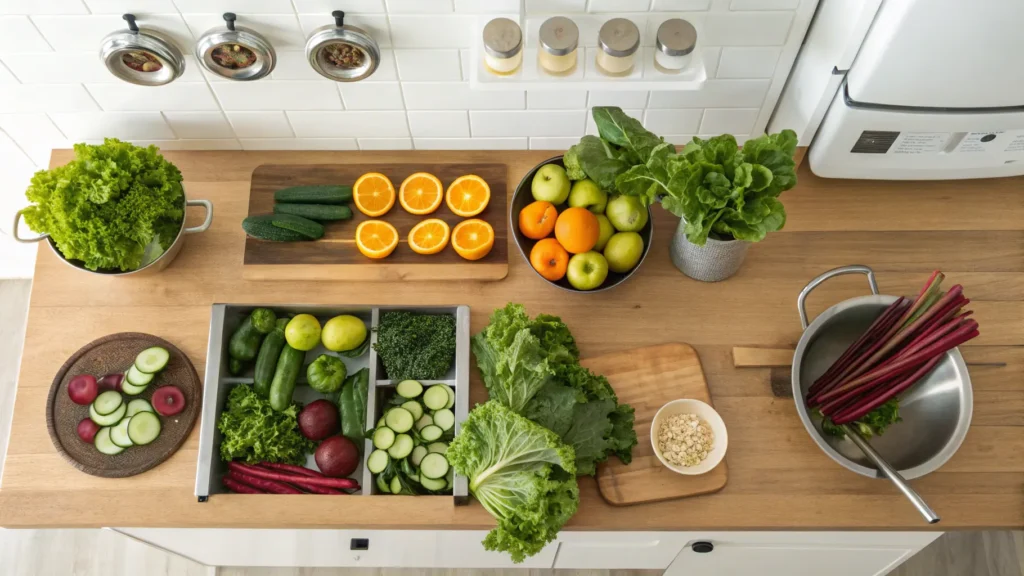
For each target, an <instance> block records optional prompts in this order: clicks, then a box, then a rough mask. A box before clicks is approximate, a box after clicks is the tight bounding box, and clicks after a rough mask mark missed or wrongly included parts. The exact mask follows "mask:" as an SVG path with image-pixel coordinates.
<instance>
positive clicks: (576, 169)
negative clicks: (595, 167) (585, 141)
mask: <svg viewBox="0 0 1024 576" xmlns="http://www.w3.org/2000/svg"><path fill="white" fill-rule="evenodd" d="M562 162H563V163H564V164H565V173H566V174H567V175H568V176H569V180H583V179H584V178H586V177H587V174H586V173H585V172H584V171H583V167H582V166H580V157H579V153H578V152H577V151H576V147H575V146H573V147H572V148H569V151H568V152H566V153H565V156H563V157H562Z"/></svg>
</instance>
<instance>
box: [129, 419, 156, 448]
mask: <svg viewBox="0 0 1024 576" xmlns="http://www.w3.org/2000/svg"><path fill="white" fill-rule="evenodd" d="M158 436H160V419H159V418H157V416H156V414H154V413H152V412H139V413H138V414H136V415H135V416H132V419H131V420H129V421H128V437H129V438H131V440H132V442H134V443H135V444H138V445H139V446H145V445H146V444H149V443H150V442H152V441H153V440H156V439H157V437H158Z"/></svg>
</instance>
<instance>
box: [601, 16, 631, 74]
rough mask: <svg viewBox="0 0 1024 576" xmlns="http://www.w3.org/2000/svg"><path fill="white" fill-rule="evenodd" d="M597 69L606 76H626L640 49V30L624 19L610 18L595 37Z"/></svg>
mask: <svg viewBox="0 0 1024 576" xmlns="http://www.w3.org/2000/svg"><path fill="white" fill-rule="evenodd" d="M597 44H598V51H597V58H596V60H597V68H598V69H599V70H600V71H601V72H602V73H604V74H605V75H607V76H628V75H629V73H630V72H632V71H633V61H634V56H635V55H636V51H637V49H639V48H640V30H639V29H638V28H637V27H636V24H633V22H632V21H630V20H627V19H625V18H612V19H611V20H609V21H607V22H605V23H604V25H603V26H601V31H600V32H599V33H598V35H597Z"/></svg>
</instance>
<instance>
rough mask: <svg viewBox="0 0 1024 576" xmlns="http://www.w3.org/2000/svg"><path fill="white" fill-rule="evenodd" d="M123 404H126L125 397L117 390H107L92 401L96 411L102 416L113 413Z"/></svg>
mask: <svg viewBox="0 0 1024 576" xmlns="http://www.w3.org/2000/svg"><path fill="white" fill-rule="evenodd" d="M121 404H124V398H122V397H121V394H120V393H118V392H117V391H115V390H107V391H106V392H104V393H102V394H100V395H99V396H97V397H96V399H95V400H93V401H92V405H93V407H94V408H96V413H97V414H100V415H101V416H106V415H107V414H113V413H114V411H115V410H117V409H118V408H120V407H121Z"/></svg>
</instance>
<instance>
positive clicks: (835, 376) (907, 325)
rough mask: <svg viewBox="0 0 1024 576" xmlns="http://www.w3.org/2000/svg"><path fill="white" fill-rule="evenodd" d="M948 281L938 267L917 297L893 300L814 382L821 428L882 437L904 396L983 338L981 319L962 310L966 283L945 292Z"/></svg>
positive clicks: (810, 395) (813, 403)
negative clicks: (946, 360)
mask: <svg viewBox="0 0 1024 576" xmlns="http://www.w3.org/2000/svg"><path fill="white" fill-rule="evenodd" d="M943 279H944V275H943V274H942V272H939V271H935V272H934V273H932V276H931V278H929V279H928V282H927V283H926V284H925V286H924V288H922V289H921V292H920V293H919V294H918V295H917V298H915V299H914V300H911V299H909V298H906V297H901V298H899V299H898V300H896V301H895V302H893V303H892V304H891V305H890V306H889V307H888V308H886V309H885V311H884V312H882V314H881V315H879V316H878V318H876V319H875V321H874V322H873V323H872V324H871V325H870V326H869V327H868V329H867V330H866V331H865V332H864V333H863V334H862V335H861V336H860V338H858V339H857V340H856V341H855V342H854V343H853V344H851V345H850V346H849V347H848V348H847V349H846V351H845V352H844V353H843V354H842V355H841V356H840V357H839V358H838V359H837V360H836V361H835V362H834V363H833V364H832V366H831V367H829V369H828V370H826V371H825V373H824V374H822V375H821V376H820V377H819V378H818V379H817V380H815V382H814V384H812V385H811V387H810V389H809V390H808V391H807V398H806V400H807V406H808V408H812V409H814V410H815V412H816V413H817V414H818V415H819V416H821V417H822V418H823V420H822V430H824V431H825V432H826V433H828V434H832V435H836V436H845V434H846V433H845V431H844V430H843V428H842V425H844V424H846V425H850V426H853V427H854V429H855V430H856V431H857V432H859V433H860V434H861V435H863V436H867V437H870V436H874V435H881V434H882V433H884V432H885V430H886V429H887V428H888V427H889V426H891V425H893V424H895V423H897V422H899V421H900V415H899V397H900V395H901V394H904V393H905V392H907V391H908V390H909V389H910V388H912V387H913V386H914V385H915V384H916V383H917V382H919V381H921V380H922V379H923V378H925V377H926V376H927V375H928V374H929V373H930V372H931V371H932V369H933V368H934V367H935V366H936V365H937V364H938V363H939V362H940V361H941V360H942V359H943V358H944V357H945V355H946V353H947V352H948V351H950V350H952V349H953V348H956V347H957V346H959V345H961V344H963V343H965V342H967V341H969V340H971V339H973V338H975V337H977V336H978V323H977V322H976V321H975V320H974V319H972V318H969V316H970V315H971V311H969V310H967V311H964V310H963V308H964V306H966V305H967V304H968V303H969V302H970V300H969V299H967V298H966V297H965V296H964V295H963V287H962V286H960V285H959V284H957V285H955V286H953V287H952V288H950V289H949V291H947V292H942V290H941V288H940V286H941V284H942V280H943Z"/></svg>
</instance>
